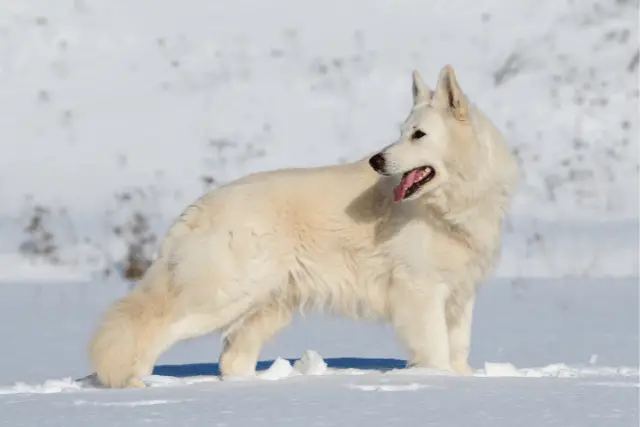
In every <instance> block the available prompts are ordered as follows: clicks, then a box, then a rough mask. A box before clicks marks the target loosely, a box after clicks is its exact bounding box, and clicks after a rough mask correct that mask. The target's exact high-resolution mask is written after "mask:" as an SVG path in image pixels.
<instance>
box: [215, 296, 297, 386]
mask: <svg viewBox="0 0 640 427" xmlns="http://www.w3.org/2000/svg"><path fill="white" fill-rule="evenodd" d="M291 316H292V313H291V310H290V308H289V307H288V306H286V305H285V304H279V303H278V302H275V301H273V302H270V303H268V304H267V305H264V306H261V307H259V308H257V309H256V310H255V311H253V312H252V313H251V314H250V315H248V316H247V317H245V318H243V319H241V320H239V321H238V322H237V323H236V324H234V325H232V326H231V327H230V329H229V331H228V332H227V334H226V336H225V339H224V348H223V350H222V354H221V355H220V372H221V374H222V376H223V377H237V376H252V375H255V371H256V363H257V362H258V357H259V356H260V350H261V349H262V346H263V345H264V344H265V343H266V342H267V341H269V340H270V339H271V338H273V337H274V336H275V335H276V334H277V333H278V331H280V330H281V329H282V328H284V327H285V326H287V325H288V324H289V322H290V321H291Z"/></svg>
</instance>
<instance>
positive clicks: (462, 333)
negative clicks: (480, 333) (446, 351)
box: [447, 296, 475, 375]
mask: <svg viewBox="0 0 640 427" xmlns="http://www.w3.org/2000/svg"><path fill="white" fill-rule="evenodd" d="M474 302H475V297H474V296H471V297H469V298H468V299H466V300H465V301H458V300H457V299H455V296H452V297H451V298H450V299H449V301H448V302H447V323H448V329H449V346H450V353H451V367H452V368H453V370H454V371H455V372H457V373H458V374H460V375H471V374H472V373H473V370H472V369H471V367H470V366H469V362H468V359H469V347H470V345H471V320H472V318H473V305H474Z"/></svg>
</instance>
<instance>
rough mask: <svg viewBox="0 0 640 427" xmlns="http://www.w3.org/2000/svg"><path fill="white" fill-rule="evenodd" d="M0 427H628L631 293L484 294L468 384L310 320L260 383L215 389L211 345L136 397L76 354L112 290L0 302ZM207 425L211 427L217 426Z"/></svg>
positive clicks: (580, 287)
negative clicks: (111, 386)
mask: <svg viewBox="0 0 640 427" xmlns="http://www.w3.org/2000/svg"><path fill="white" fill-rule="evenodd" d="M0 291H1V292H2V296H3V298H2V299H1V300H0V336H1V337H3V339H4V340H6V343H7V344H6V346H5V347H4V348H7V349H11V350H10V351H3V352H1V353H0V366H1V367H2V369H0V405H1V406H2V408H3V411H2V415H1V416H0V424H2V422H3V421H4V422H6V423H9V424H8V425H12V426H21V425H25V426H27V425H29V426H31V425H38V426H48V425H52V426H53V425H59V424H58V423H59V420H62V419H64V420H65V425H68V426H75V425H78V426H81V425H97V426H102V425H105V426H106V425H114V423H122V424H123V425H128V426H136V425H144V424H147V423H149V422H153V423H154V424H157V425H201V424H204V423H208V424H213V425H230V426H231V425H233V426H243V425H251V426H253V425H284V426H289V425H290V426H296V425H308V426H334V425H335V426H338V425H345V424H347V425H358V424H359V423H363V425H367V426H371V427H378V426H387V425H422V424H420V423H422V422H424V420H429V422H432V423H434V424H442V423H444V424H446V425H463V424H466V423H471V424H472V425H477V426H484V425H487V426H495V425H504V426H510V425H516V423H517V424H519V425H523V426H527V427H528V426H538V425H543V424H544V425H546V424H553V423H556V424H558V425H563V426H591V425H593V426H599V425H607V426H612V425H615V426H618V425H620V426H623V425H624V426H626V425H637V423H638V421H639V418H638V406H637V402H638V391H639V389H638V387H639V381H640V378H639V374H638V349H639V346H640V342H639V340H638V305H639V290H638V281H637V279H621V278H611V279H589V278H584V279H540V278H532V279H527V278H520V279H518V280H517V281H511V280H506V279H495V280H492V281H491V282H490V283H488V284H487V285H486V286H485V287H483V288H482V289H481V291H480V293H479V295H478V303H477V309H476V314H475V321H474V325H473V329H474V330H473V334H474V335H473V341H472V348H471V360H470V362H471V365H472V367H473V368H474V374H473V376H472V377H468V378H464V377H458V376H453V375H450V374H446V373H443V372H439V371H434V370H429V369H421V368H406V366H405V364H406V361H405V360H406V356H407V355H406V353H405V350H404V349H403V348H402V346H401V345H400V344H399V343H398V341H397V339H396V338H395V336H394V334H393V331H392V330H391V328H390V327H389V326H388V325H384V324H370V323H364V322H355V321H351V320H346V319H342V318H333V317H326V316H321V315H310V316H308V317H307V318H301V317H298V318H296V320H295V321H294V323H293V325H291V326H290V327H289V328H287V329H285V330H284V331H283V332H281V334H279V335H278V336H277V337H276V338H275V339H274V341H273V342H271V343H269V344H268V345H267V346H266V347H265V349H264V351H263V352H262V355H261V361H260V363H259V365H258V369H259V371H258V374H257V376H256V377H255V378H233V379H231V380H229V381H227V380H225V381H222V380H220V378H219V376H218V375H219V370H218V366H217V363H215V362H216V361H217V357H218V354H219V352H220V349H221V343H220V340H219V337H216V336H213V337H211V336H208V337H202V338H198V339H195V340H189V341H184V342H181V343H179V344H178V345H176V346H175V347H173V348H172V349H170V350H169V351H168V352H167V353H165V354H164V355H163V356H162V357H161V358H160V360H159V361H158V363H157V364H156V368H155V370H154V373H153V375H151V376H149V377H146V378H144V382H145V383H146V384H147V388H145V389H139V390H105V389H102V388H101V387H100V386H99V385H97V384H96V383H95V381H94V380H93V378H92V376H91V375H89V374H90V369H89V367H88V365H87V360H86V357H85V348H86V347H85V346H86V343H87V339H88V336H89V334H90V332H91V329H92V327H93V325H94V324H95V321H96V320H97V316H98V315H99V312H100V310H102V309H103V308H104V307H105V306H106V305H107V304H108V303H109V302H111V301H113V300H114V299H115V298H117V297H119V296H121V295H122V294H123V293H124V292H126V291H127V285H126V284H123V283H121V282H118V281H113V282H102V283H100V282H94V283H83V282H77V283H72V282H67V283H65V284H59V285H56V284H51V283H37V282H25V283H22V284H10V283H7V284H5V285H3V287H2V288H0ZM216 423H218V424H216Z"/></svg>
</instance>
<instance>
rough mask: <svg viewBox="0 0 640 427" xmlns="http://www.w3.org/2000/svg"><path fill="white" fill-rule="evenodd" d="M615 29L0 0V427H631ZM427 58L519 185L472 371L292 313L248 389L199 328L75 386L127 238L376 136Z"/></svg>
mask: <svg viewBox="0 0 640 427" xmlns="http://www.w3.org/2000/svg"><path fill="white" fill-rule="evenodd" d="M638 35H639V33H638V1H637V0H635V1H634V0H518V1H512V2H504V1H502V0H477V1H473V2H472V1H468V0H432V1H426V2H418V1H410V0H367V1H365V0H357V1H352V2H344V1H340V0H323V1H314V2H300V1H295V0H271V1H268V2H260V1H257V0H235V1H233V2H211V1H205V0H182V1H179V2H178V1H170V0H141V1H135V2H132V1H127V0H109V1H106V0H57V1H55V2H52V1H46V0H23V1H5V2H3V4H2V5H1V6H0V129H1V132H0V135H1V137H0V343H2V344H0V425H7V426H61V425H64V426H71V427H74V426H85V425H91V426H111V425H125V426H136V425H143V424H150V423H151V424H154V425H171V426H181V425H189V426H192V425H193V426H199V425H205V424H206V425H213V426H220V427H223V426H252V427H253V426H259V425H265V426H342V425H354V426H355V425H364V426H367V427H379V426H380V427H381V426H385V427H386V426H394V425H398V426H403V427H404V426H423V425H446V426H457V425H474V426H485V425H486V426H517V425H522V426H524V427H533V426H536V427H537V426H541V425H560V426H563V427H565V426H576V427H577V426H580V427H584V426H606V427H609V426H635V425H638V397H639V395H638V394H639V390H640V389H639V387H638V381H639V378H638V347H639V342H638V321H639V319H638V297H639V295H638V276H639V274H638V268H639V266H638V256H639V252H638V235H639V232H640V229H639V227H638V204H639V197H638V194H639V187H638V170H639V167H638V160H639V158H638V155H639V152H638V146H639V144H638V142H639V141H638V131H639V128H638V122H639V121H638V96H639V92H638ZM446 63H450V64H452V65H453V66H454V68H455V70H456V73H457V76H458V78H459V80H460V83H461V85H462V87H463V89H464V90H465V91H466V92H467V93H468V94H469V95H470V96H471V98H472V99H473V100H474V101H476V102H477V103H478V104H479V105H480V106H481V107H483V108H484V109H485V110H486V111H487V113H488V114H489V116H490V117H491V118H492V119H494V120H495V122H496V123H497V124H498V125H499V126H500V127H501V128H502V129H503V130H504V132H505V134H506V136H507V137H508V138H509V140H510V143H511V144H512V146H513V149H514V151H515V152H516V153H517V154H518V157H519V159H520V161H521V164H522V167H523V170H524V173H525V181H524V183H523V185H522V186H521V188H520V190H519V193H518V196H517V199H516V200H515V203H514V205H513V209H512V211H511V214H510V217H509V221H508V223H507V224H506V225H505V231H506V235H505V240H504V245H503V252H502V259H501V262H500V265H499V267H498V269H497V272H496V278H495V279H493V280H491V282H490V283H489V284H488V285H487V286H486V287H485V288H483V289H482V291H481V293H480V297H479V300H478V308H477V312H476V319H475V323H474V340H473V347H472V356H471V363H472V365H473V367H474V368H476V369H477V371H476V375H475V376H474V377H472V378H457V377H448V376H443V375H436V374H435V373H433V372H422V371H416V370H407V369H403V363H404V358H405V357H406V354H405V353H404V351H403V349H402V348H401V347H400V346H399V345H398V343H397V342H396V340H395V338H394V336H393V333H392V331H391V329H390V328H389V327H388V326H386V325H371V324H365V323H357V322H351V321H347V320H344V319H338V318H327V317H323V316H319V315H314V316H310V317H309V318H308V319H306V320H303V319H297V320H296V322H294V324H293V326H292V327H290V328H289V329H287V330H285V331H284V332H283V333H282V334H281V335H279V336H278V337H277V338H276V339H275V340H274V341H273V342H272V343H269V345H268V346H267V347H266V348H265V349H264V352H263V353H262V355H261V359H262V362H261V364H260V367H261V369H262V371H261V372H262V373H261V374H260V378H257V379H256V380H252V381H241V382H221V381H219V380H218V378H217V377H216V374H217V367H216V365H215V364H214V362H215V361H216V360H217V357H218V353H219V350H220V345H219V344H220V343H219V337H216V336H213V337H205V338H201V339H198V340H193V341H189V342H183V343H181V344H180V345H178V346H176V347H174V348H172V349H171V350H170V351H169V352H167V353H166V354H165V355H163V357H162V358H161V359H160V361H159V364H158V366H157V368H156V371H155V375H154V376H152V377H150V378H148V379H147V381H148V383H149V385H150V387H149V388H147V389H144V390H124V391H123V390H101V389H96V388H95V387H93V386H92V385H91V381H90V380H89V379H86V378H85V377H86V375H87V374H89V373H90V372H89V367H88V365H87V359H86V354H85V347H86V344H87V339H88V336H89V333H90V331H91V329H92V328H93V326H94V325H95V322H96V320H97V317H98V316H99V314H100V312H101V311H102V310H103V309H104V308H105V307H106V306H107V304H108V303H109V302H111V301H112V300H113V299H114V298H116V297H118V296H120V295H122V293H123V292H125V291H126V289H127V286H128V284H125V283H123V282H122V281H121V280H120V279H119V277H118V274H117V272H116V269H115V268H114V266H118V265H119V264H120V263H121V262H122V260H123V258H124V256H125V253H126V250H127V247H129V246H131V244H132V243H136V242H138V243H139V242H140V241H143V242H144V250H145V251H152V250H153V249H155V245H156V243H157V239H158V238H160V237H161V236H162V234H163V233H164V231H165V229H166V227H167V226H168V225H169V223H170V222H171V221H172V219H173V218H174V217H175V216H176V215H177V214H178V213H179V212H180V211H181V210H182V209H183V208H184V206H185V205H186V204H187V203H189V202H190V201H192V200H193V199H194V198H196V197H198V196H199V195H200V194H201V193H202V192H203V191H205V189H207V188H214V187H215V186H216V185H219V184H223V183H225V182H228V181H230V180H232V179H235V178H237V177H239V176H242V175H245V174H247V173H251V172H254V171H259V170H265V169H273V168H280V167H289V166H296V167H301V166H314V165H321V164H328V163H333V162H342V161H347V160H352V159H355V158H359V157H362V156H364V155H366V154H368V153H370V152H372V151H374V150H376V149H378V148H380V147H382V146H384V145H386V144H388V143H389V142H390V141H392V140H393V138H394V137H395V136H396V135H397V125H398V123H399V122H400V121H401V120H402V119H403V118H404V117H405V115H406V113H407V111H408V108H409V104H410V72H411V70H412V69H418V70H420V72H421V74H422V75H423V77H424V78H425V80H427V81H428V82H429V83H430V84H433V83H434V80H435V77H436V75H437V73H438V71H439V70H440V68H441V67H442V66H443V65H444V64H446ZM138 214H139V215H138ZM136 227H137V229H138V230H142V231H141V232H139V233H137V234H136V233H135V232H134V229H136ZM154 239H155V240H154ZM105 271H109V272H111V274H110V275H109V276H108V277H106V278H105V277H104V272H105ZM114 272H115V274H114ZM308 350H309V351H308ZM300 358H302V359H304V360H306V361H305V362H304V363H301V362H297V364H296V361H297V360H298V359H300ZM322 358H324V359H322ZM307 359H308V360H307ZM274 361H275V362H274ZM325 365H326V366H325ZM313 374H315V375H313ZM83 378H85V379H83Z"/></svg>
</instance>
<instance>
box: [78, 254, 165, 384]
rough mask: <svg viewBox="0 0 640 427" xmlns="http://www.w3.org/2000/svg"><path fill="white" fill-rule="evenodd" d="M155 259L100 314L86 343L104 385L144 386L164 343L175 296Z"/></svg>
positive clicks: (93, 364)
mask: <svg viewBox="0 0 640 427" xmlns="http://www.w3.org/2000/svg"><path fill="white" fill-rule="evenodd" d="M163 270H165V268H164V266H163V265H162V263H160V262H159V260H156V263H154V264H153V265H152V266H151V267H150V268H149V270H148V271H147V272H146V273H145V275H144V277H143V278H142V279H141V281H140V283H138V284H137V286H136V288H135V289H134V290H133V291H131V293H129V294H128V295H127V296H125V297H124V298H122V299H120V300H118V301H116V302H115V303H114V304H113V305H112V306H111V307H110V308H109V309H108V310H107V312H106V313H105V314H104V316H103V317H102V319H101V321H100V323H99V325H98V328H97V330H96V332H95V334H94V336H93V338H92V339H91V342H90V344H89V356H90V360H91V364H92V366H93V368H94V370H95V373H96V375H97V377H98V379H99V381H100V382H101V383H102V385H104V386H106V387H114V388H123V387H144V384H143V383H142V381H141V380H140V377H142V376H145V375H150V374H151V370H152V369H153V364H154V363H155V359H156V357H157V356H158V354H159V353H160V352H161V351H162V347H163V340H164V339H163V334H164V333H165V331H166V330H167V326H168V322H169V317H170V316H171V311H172V306H173V305H174V302H175V298H174V297H173V295H172V292H171V289H170V286H169V283H168V280H169V277H170V276H169V274H167V273H168V272H165V271H163Z"/></svg>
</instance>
